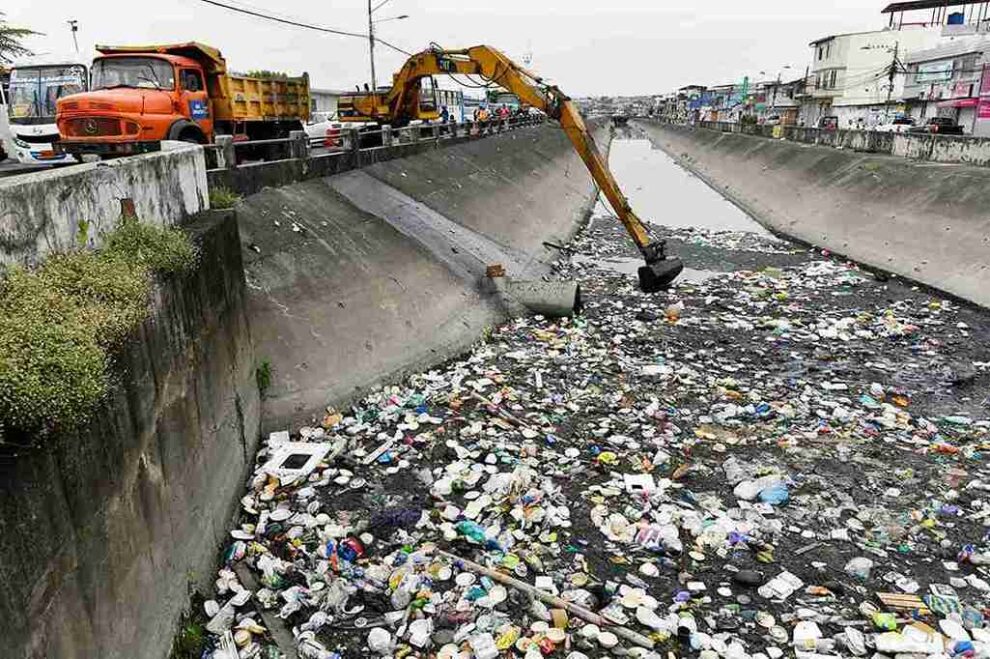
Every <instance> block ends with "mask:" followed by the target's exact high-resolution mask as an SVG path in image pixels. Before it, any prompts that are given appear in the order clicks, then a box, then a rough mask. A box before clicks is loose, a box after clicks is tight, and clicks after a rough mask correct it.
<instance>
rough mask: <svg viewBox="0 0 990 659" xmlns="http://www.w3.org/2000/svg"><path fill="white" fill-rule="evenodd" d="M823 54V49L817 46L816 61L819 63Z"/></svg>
mask: <svg viewBox="0 0 990 659" xmlns="http://www.w3.org/2000/svg"><path fill="white" fill-rule="evenodd" d="M824 54H825V48H824V47H823V46H818V61H819V62H820V61H821V59H822V56H823V55H824Z"/></svg>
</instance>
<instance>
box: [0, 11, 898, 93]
mask: <svg viewBox="0 0 990 659" xmlns="http://www.w3.org/2000/svg"><path fill="white" fill-rule="evenodd" d="M375 1H376V2H378V1H379V0H375ZM234 3H235V4H240V5H242V6H249V7H254V8H260V9H262V10H265V11H269V10H270V9H271V8H275V7H277V8H278V9H277V13H278V14H280V15H283V16H287V17H292V18H297V19H302V20H304V21H306V22H312V23H314V24H320V25H325V26H329V27H334V28H338V29H343V30H349V31H355V32H366V31H367V14H366V12H367V2H366V1H362V0H331V1H326V0H324V1H321V2H313V1H312V0H278V1H277V2H276V1H275V0H236V2H234ZM885 4H886V2H884V1H883V0H836V1H832V2H830V1H828V0H817V1H815V2H812V1H810V0H799V1H797V2H795V1H794V0H704V1H698V0H611V1H605V2H602V1H601V0H595V1H592V0H494V1H491V0H490V1H487V2H477V1H475V0H391V1H390V2H389V4H387V5H386V6H385V7H383V8H382V9H381V10H379V12H378V13H377V14H376V17H381V18H388V17H390V16H394V15H398V14H408V15H409V19H407V20H403V21H391V22H385V23H382V24H381V25H379V26H378V28H377V29H378V32H379V35H380V36H381V37H382V38H385V39H387V40H389V41H392V42H394V43H395V44H397V45H399V46H401V47H403V48H405V49H406V50H410V51H416V50H421V49H423V48H425V47H426V46H427V45H428V44H429V43H430V42H437V43H440V44H442V45H444V46H446V47H461V46H468V45H474V44H478V43H486V44H489V45H492V46H495V47H497V48H500V49H501V50H503V51H505V52H506V53H507V54H509V55H510V56H511V57H514V58H517V59H519V60H521V59H522V58H523V57H524V55H526V54H527V53H531V54H532V68H533V69H535V70H536V71H537V72H538V73H540V74H541V75H543V76H544V77H546V78H549V79H551V80H553V81H554V82H556V83H557V84H558V85H560V87H561V88H562V89H563V90H564V91H566V92H567V93H569V94H571V95H572V96H584V95H590V94H595V95H597V94H608V95H615V94H648V93H658V92H663V91H668V90H670V89H674V88H677V87H680V86H683V85H685V84H691V83H700V84H717V83H727V82H733V81H736V80H739V79H741V78H742V76H744V75H749V76H751V77H760V76H759V72H760V71H766V72H767V77H776V75H777V73H778V72H779V71H780V70H781V68H782V67H783V66H784V65H789V66H791V67H792V69H791V70H790V72H793V74H794V75H793V76H792V77H795V78H796V77H800V76H801V75H803V74H804V69H805V67H806V66H807V65H808V64H809V63H810V49H809V48H808V42H809V41H811V40H813V39H816V38H818V37H821V36H825V35H827V34H833V33H841V32H854V31H864V30H872V29H879V28H881V27H883V26H884V25H885V22H884V20H883V17H882V16H881V15H880V10H881V9H882V8H883V6H885ZM0 9H2V10H3V11H5V12H6V13H7V20H8V21H9V22H10V23H12V24H16V25H23V26H26V27H31V28H33V29H35V30H38V31H39V32H44V33H45V36H42V37H36V38H33V39H31V40H30V41H29V45H30V46H31V47H32V48H33V49H34V50H35V51H37V52H70V51H71V49H72V39H71V36H70V33H69V29H68V26H67V25H66V21H67V20H68V19H70V18H74V19H77V20H78V21H79V24H80V31H79V41H80V47H81V48H86V49H91V48H92V46H93V45H94V44H97V43H101V44H103V43H111V44H124V43H128V44H135V43H148V42H171V41H187V40H197V41H203V42H206V43H209V44H211V45H214V46H216V47H218V48H220V49H221V50H222V51H223V53H224V55H225V56H226V57H227V60H228V62H229V64H230V66H231V67H232V68H235V69H238V70H248V69H270V70H280V71H286V72H289V73H298V72H302V71H308V72H309V73H310V76H311V77H312V81H313V84H314V86H318V87H328V88H348V89H349V88H352V87H353V85H354V84H355V83H363V82H366V81H367V80H368V79H369V74H368V52H367V42H366V41H362V40H360V39H355V38H347V37H339V36H333V35H328V34H320V33H317V32H312V31H309V30H304V29H299V28H293V27H288V26H283V25H278V24H275V23H269V22H267V21H264V20H262V19H258V18H252V17H249V16H242V15H238V14H234V13H231V12H228V11H226V10H224V9H220V8H217V7H213V6H210V5H208V4H205V3H204V2H202V1H201V0H157V1H156V2H142V1H141V0H89V1H88V2H80V1H79V0H43V1H39V0H3V3H2V6H0ZM404 58H405V56H404V55H401V54H398V53H395V52H390V51H388V50H387V49H384V48H383V49H381V50H379V56H378V57H377V63H378V71H379V76H378V78H379V83H380V84H381V83H382V82H383V81H387V80H388V77H389V76H390V75H391V72H393V71H395V70H396V69H397V68H398V67H399V66H400V65H401V63H402V61H403V60H404ZM788 73H789V72H788V71H786V70H785V71H784V76H785V77H787V76H788Z"/></svg>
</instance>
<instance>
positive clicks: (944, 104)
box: [936, 98, 980, 108]
mask: <svg viewBox="0 0 990 659" xmlns="http://www.w3.org/2000/svg"><path fill="white" fill-rule="evenodd" d="M979 104H980V99H978V98H954V99H952V100H951V101H941V102H939V103H938V105H937V106H936V107H940V108H975V107H976V106H977V105H979Z"/></svg>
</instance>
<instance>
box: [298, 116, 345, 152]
mask: <svg viewBox="0 0 990 659" xmlns="http://www.w3.org/2000/svg"><path fill="white" fill-rule="evenodd" d="M303 130H305V131H306V136H307V137H309V139H310V142H317V143H318V144H319V145H320V146H327V147H334V146H340V122H339V121H337V114H336V113H335V112H314V113H313V114H311V115H310V117H309V121H307V122H306V125H305V126H303ZM319 140H322V142H319Z"/></svg>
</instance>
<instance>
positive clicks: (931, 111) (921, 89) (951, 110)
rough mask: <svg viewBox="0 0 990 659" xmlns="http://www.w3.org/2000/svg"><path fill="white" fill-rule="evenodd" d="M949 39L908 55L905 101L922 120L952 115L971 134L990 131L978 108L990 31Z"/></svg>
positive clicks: (989, 44)
mask: <svg viewBox="0 0 990 659" xmlns="http://www.w3.org/2000/svg"><path fill="white" fill-rule="evenodd" d="M946 41H947V42H946V43H943V44H942V45H940V46H938V47H936V48H932V49H930V50H923V51H918V52H916V53H913V54H912V55H910V56H909V57H908V58H906V60H905V65H906V68H907V74H906V81H905V86H904V104H905V105H906V106H907V109H908V112H909V113H910V114H911V116H913V117H915V118H916V119H918V120H919V122H920V121H923V120H925V119H927V118H929V117H936V116H937V117H949V118H951V119H954V120H955V121H956V123H958V124H960V125H961V126H962V127H963V130H964V131H965V132H966V133H967V134H977V135H988V134H990V126H986V125H984V124H985V123H990V122H987V121H986V119H984V120H979V121H978V110H979V107H980V95H981V87H985V86H984V85H981V83H982V81H983V80H984V71H985V64H986V62H987V58H988V55H990V35H986V34H980V35H972V36H961V37H949V38H948V39H947V40H946ZM983 114H984V115H986V114H987V113H986V112H984V113H983Z"/></svg>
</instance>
